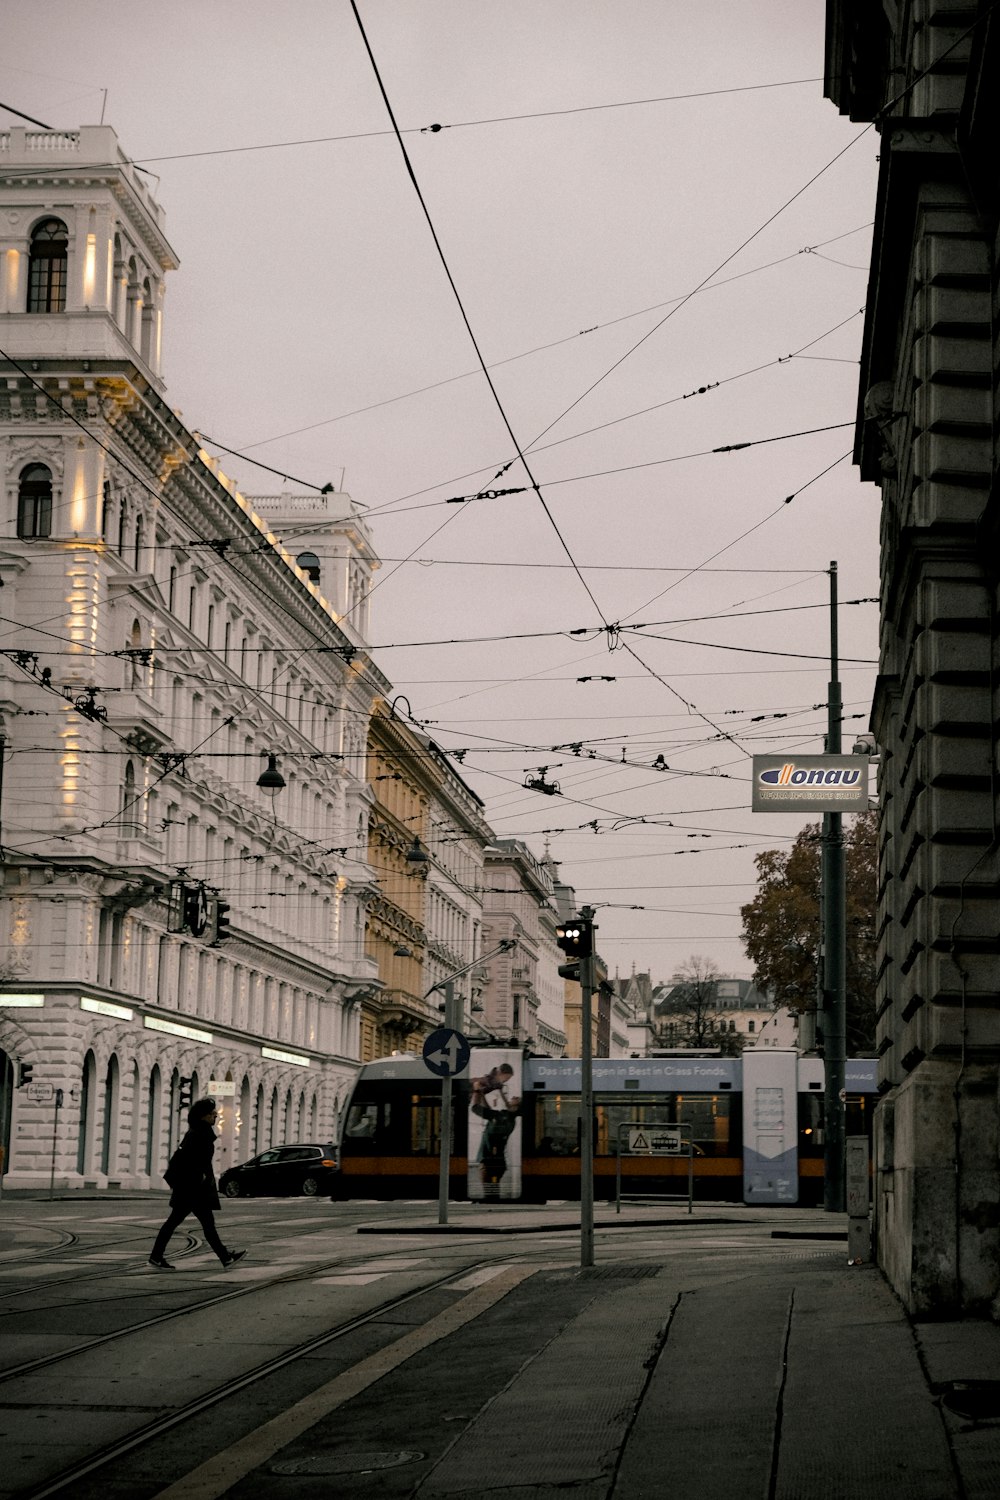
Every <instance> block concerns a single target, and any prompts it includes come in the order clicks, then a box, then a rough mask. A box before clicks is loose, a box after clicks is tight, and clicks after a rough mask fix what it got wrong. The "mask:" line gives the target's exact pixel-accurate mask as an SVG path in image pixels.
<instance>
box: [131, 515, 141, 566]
mask: <svg viewBox="0 0 1000 1500" xmlns="http://www.w3.org/2000/svg"><path fill="white" fill-rule="evenodd" d="M141 562H142V516H136V518H135V548H134V550H133V553H132V566H133V568H134V569H135V571H136V572H137V573H138V571H139V565H140V563H141Z"/></svg>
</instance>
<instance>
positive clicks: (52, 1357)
mask: <svg viewBox="0 0 1000 1500" xmlns="http://www.w3.org/2000/svg"><path fill="white" fill-rule="evenodd" d="M200 1248H203V1247H202V1246H201V1244H200V1242H198V1243H196V1244H195V1245H194V1246H193V1248H192V1251H191V1252H189V1253H193V1252H194V1251H195V1250H198V1249H200ZM178 1258H179V1257H178ZM382 1258H383V1259H385V1260H389V1261H392V1260H394V1259H395V1258H396V1255H395V1252H393V1251H386V1253H385V1255H384V1257H382ZM509 1258H510V1259H520V1258H521V1257H518V1256H511V1257H509ZM356 1259H357V1256H356V1255H346V1254H343V1253H342V1254H340V1255H338V1256H337V1257H335V1258H333V1259H330V1260H327V1261H313V1262H311V1263H310V1264H309V1265H308V1266H302V1267H299V1268H298V1269H296V1270H293V1271H286V1272H282V1273H280V1274H278V1275H275V1276H271V1277H268V1278H267V1279H266V1280H263V1281H253V1282H249V1283H246V1284H243V1285H240V1286H235V1287H233V1289H232V1290H231V1291H226V1292H219V1293H217V1294H216V1295H214V1296H208V1297H204V1298H201V1299H200V1300H199V1301H197V1302H188V1303H185V1304H184V1305H183V1306H180V1307H173V1308H167V1309H166V1310H164V1311H162V1312H159V1313H156V1314H155V1315H153V1316H152V1317H149V1318H143V1319H141V1320H140V1321H139V1322H135V1323H129V1324H128V1325H127V1326H126V1327H124V1328H118V1329H115V1330H114V1331H113V1332H111V1333H104V1334H100V1335H98V1336H97V1337H95V1338H91V1339H88V1340H86V1341H85V1342H83V1343H79V1344H75V1345H74V1346H73V1347H72V1348H71V1349H61V1350H56V1351H54V1352H53V1353H51V1354H42V1355H38V1356H36V1357H35V1358H34V1359H29V1360H23V1361H22V1362H21V1363H20V1364H18V1365H8V1366H7V1367H6V1368H0V1386H3V1385H6V1384H7V1383H8V1382H10V1381H12V1380H16V1379H18V1378H23V1377H25V1376H27V1375H33V1374H36V1373H38V1372H39V1371H41V1370H45V1369H51V1368H52V1367H53V1366H55V1365H59V1364H65V1363H68V1362H69V1361H70V1360H73V1359H77V1358H80V1357H81V1356H83V1355H85V1354H87V1353H88V1352H90V1351H92V1350H94V1349H99V1348H102V1347H104V1346H106V1345H107V1344H111V1343H114V1342H116V1341H117V1340H120V1339H125V1338H129V1337H131V1336H132V1335H134V1334H139V1333H143V1332H144V1331H146V1330H147V1329H150V1328H156V1327H158V1326H160V1325H161V1324H164V1323H170V1322H174V1321H176V1320H178V1319H180V1318H184V1317H187V1316H192V1315H194V1314H197V1313H201V1312H207V1311H209V1310H210V1309H212V1308H214V1307H221V1306H223V1305H225V1304H227V1303H231V1302H236V1301H240V1300H242V1299H243V1298H246V1297H251V1296H253V1295H254V1294H258V1293H265V1292H269V1291H274V1290H275V1289H276V1288H281V1287H285V1286H294V1285H295V1284H296V1283H297V1282H300V1281H306V1282H308V1281H310V1280H312V1279H313V1278H314V1277H316V1276H322V1275H323V1274H324V1273H329V1272H335V1271H339V1270H342V1269H343V1267H344V1266H345V1264H351V1263H352V1262H353V1261H355V1260H356ZM371 1264H372V1265H373V1266H376V1267H377V1266H378V1264H379V1259H378V1257H376V1258H373V1259H372V1260H371ZM466 1269H468V1268H463V1272H458V1273H456V1274H464V1270H466ZM121 1274H122V1273H121V1272H120V1271H117V1272H115V1271H109V1272H108V1273H107V1277H108V1278H109V1279H113V1278H115V1277H118V1278H120V1277H121ZM91 1279H96V1278H87V1277H81V1278H78V1280H81V1281H86V1280H91ZM157 1284H158V1286H159V1289H160V1291H161V1292H162V1291H163V1290H164V1283H163V1280H162V1277H159V1276H158V1278H157ZM172 1285H175V1283H172ZM178 1290H180V1288H178ZM58 1310H59V1309H58V1308H55V1309H48V1308H46V1309H43V1311H58ZM37 1311H38V1309H36V1308H32V1309H30V1310H28V1312H29V1315H30V1313H34V1312H37Z"/></svg>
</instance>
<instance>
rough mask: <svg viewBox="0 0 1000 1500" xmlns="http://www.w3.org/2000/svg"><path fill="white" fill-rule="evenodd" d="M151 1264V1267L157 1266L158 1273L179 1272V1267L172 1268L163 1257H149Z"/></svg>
mask: <svg viewBox="0 0 1000 1500" xmlns="http://www.w3.org/2000/svg"><path fill="white" fill-rule="evenodd" d="M149 1264H150V1265H151V1266H155V1267H156V1269H157V1270H158V1271H176V1270H177V1267H176V1266H172V1265H171V1264H170V1262H169V1260H164V1259H163V1256H162V1255H151V1256H150V1257H149Z"/></svg>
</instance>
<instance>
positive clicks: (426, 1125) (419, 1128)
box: [410, 1094, 441, 1156]
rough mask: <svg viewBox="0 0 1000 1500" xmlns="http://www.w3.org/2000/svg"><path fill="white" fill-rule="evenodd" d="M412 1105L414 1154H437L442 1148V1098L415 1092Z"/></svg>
mask: <svg viewBox="0 0 1000 1500" xmlns="http://www.w3.org/2000/svg"><path fill="white" fill-rule="evenodd" d="M410 1105H411V1108H410V1150H411V1151H412V1153H413V1155H414V1156H436V1155H437V1153H438V1152H439V1151H440V1149H441V1135H440V1130H441V1100H440V1099H439V1098H436V1097H433V1096H432V1097H430V1098H428V1097H425V1096H422V1095H420V1094H414V1095H413V1096H412V1097H411V1100H410Z"/></svg>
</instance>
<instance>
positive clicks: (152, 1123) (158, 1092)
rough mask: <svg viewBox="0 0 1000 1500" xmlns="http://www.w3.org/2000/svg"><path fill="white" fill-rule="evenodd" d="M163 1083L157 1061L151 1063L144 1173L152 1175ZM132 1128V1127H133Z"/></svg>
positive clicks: (134, 1110)
mask: <svg viewBox="0 0 1000 1500" xmlns="http://www.w3.org/2000/svg"><path fill="white" fill-rule="evenodd" d="M162 1091H163V1085H162V1084H161V1082H160V1069H159V1065H158V1064H157V1063H154V1064H153V1069H152V1072H151V1073H150V1075H149V1098H148V1099H147V1101H146V1162H145V1166H146V1175H147V1177H152V1175H153V1168H154V1167H155V1166H156V1165H157V1164H158V1162H159V1156H160V1149H159V1148H160V1110H161V1106H162ZM132 1118H133V1120H135V1119H136V1118H137V1108H136V1106H133V1109H132ZM133 1128H134V1127H133Z"/></svg>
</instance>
